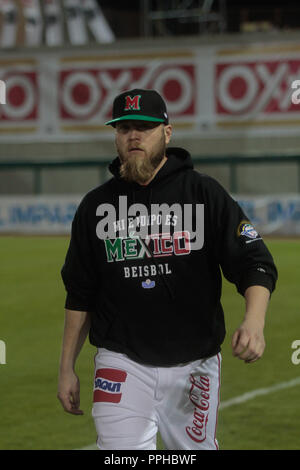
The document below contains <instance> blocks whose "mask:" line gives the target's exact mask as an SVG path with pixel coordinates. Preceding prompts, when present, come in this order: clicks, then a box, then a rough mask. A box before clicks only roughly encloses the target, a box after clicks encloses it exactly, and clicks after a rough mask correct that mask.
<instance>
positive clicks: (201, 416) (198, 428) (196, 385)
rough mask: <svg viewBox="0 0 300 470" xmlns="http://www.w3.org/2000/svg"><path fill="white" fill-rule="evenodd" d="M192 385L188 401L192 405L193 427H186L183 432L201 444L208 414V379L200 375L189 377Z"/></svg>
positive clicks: (204, 435)
mask: <svg viewBox="0 0 300 470" xmlns="http://www.w3.org/2000/svg"><path fill="white" fill-rule="evenodd" d="M190 382H191V384H192V386H191V389H190V392H189V399H190V401H191V403H192V404H193V405H194V415H193V417H194V419H193V426H192V427H190V426H186V428H185V430H186V432H187V434H188V436H189V437H190V438H191V439H192V440H193V441H195V442H203V441H205V439H206V426H207V421H208V412H209V387H210V383H209V377H208V376H207V375H201V376H200V377H199V380H198V378H195V377H194V376H193V375H192V374H191V375H190Z"/></svg>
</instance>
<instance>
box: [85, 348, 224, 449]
mask: <svg viewBox="0 0 300 470" xmlns="http://www.w3.org/2000/svg"><path fill="white" fill-rule="evenodd" d="M220 368H221V354H217V355H215V356H213V357H210V358H207V359H200V360H197V361H194V362H191V363H189V364H184V365H178V366H175V367H152V366H147V365H141V364H138V363H136V362H134V361H132V360H131V359H129V358H128V357H127V356H126V355H124V354H120V353H115V352H112V351H108V350H106V349H104V348H99V349H98V353H97V354H96V357H95V383H94V404H93V410H92V415H93V418H94V421H95V426H96V430H97V435H98V440H97V445H98V448H99V449H101V450H112V449H114V450H125V449H136V450H155V449H156V434H157V431H158V430H159V432H160V434H161V437H162V440H163V442H164V445H165V448H166V449H167V450H204V449H205V450H216V449H218V443H217V440H216V426H217V414H218V406H219V390H220Z"/></svg>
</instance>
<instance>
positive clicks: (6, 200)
mask: <svg viewBox="0 0 300 470" xmlns="http://www.w3.org/2000/svg"><path fill="white" fill-rule="evenodd" d="M81 199H82V196H80V195H78V196H74V195H71V196H53V195H43V196H22V197H17V196H3V197H2V196H1V198H0V234H5V233H6V234H7V233H21V234H24V233H25V234H26V233H27V234H44V235H48V234H50V235H51V234H53V235H69V234H70V230H71V224H72V220H73V217H74V214H75V211H76V208H77V207H78V204H79V202H80V201H81ZM235 199H236V200H237V201H238V203H239V204H240V205H241V207H242V208H243V209H244V211H245V213H246V215H247V216H248V217H249V219H250V220H251V222H252V224H253V225H254V227H255V230H256V231H258V232H259V233H260V234H261V235H289V236H299V235H300V196H299V194H295V195H282V196H278V195H275V196H263V197H259V198H255V197H253V198H250V197H242V196H238V197H235Z"/></svg>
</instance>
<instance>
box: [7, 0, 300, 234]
mask: <svg viewBox="0 0 300 470" xmlns="http://www.w3.org/2000/svg"><path fill="white" fill-rule="evenodd" d="M0 11H1V15H0V44H1V46H0V47H1V50H0V54H1V55H0V80H2V90H3V91H2V94H3V93H4V87H5V88H6V89H5V99H6V103H5V104H2V105H0V144H1V145H0V194H1V195H2V196H16V195H22V197H21V201H22V203H23V206H18V207H16V201H18V200H20V199H15V200H14V202H13V200H12V199H11V198H10V199H6V205H4V199H3V198H2V201H3V202H2V204H1V205H2V207H3V208H2V213H1V216H0V217H1V218H0V232H1V231H2V232H3V231H18V230H19V228H21V230H27V228H28V229H29V230H32V227H33V225H34V230H35V231H36V232H37V231H38V230H41V231H42V225H43V226H44V227H46V226H47V231H48V229H50V231H51V230H52V231H55V230H59V231H63V232H68V230H69V222H70V220H69V219H70V218H71V217H72V213H73V210H74V204H75V205H76V204H77V199H76V197H75V196H78V197H81V196H82V194H84V193H85V192H86V191H88V190H89V189H91V188H92V187H94V186H96V185H98V184H99V183H101V182H103V181H104V180H105V179H106V178H107V177H108V176H109V175H108V173H107V162H108V161H110V160H111V159H112V157H114V155H115V149H114V143H113V133H112V129H111V128H107V127H105V126H104V122H105V121H106V120H107V119H108V118H109V116H110V113H111V105H112V101H113V98H114V96H116V94H118V93H119V92H121V91H123V90H124V89H130V88H133V87H145V88H156V89H157V90H158V91H159V92H160V93H161V94H162V95H163V97H164V99H165V100H166V102H167V105H168V108H169V113H170V116H171V121H172V123H173V126H174V137H173V140H172V145H174V146H184V147H186V148H187V149H188V150H189V151H190V152H191V154H192V156H193V159H194V164H195V167H196V168H197V169H199V170H201V171H202V172H204V173H210V174H211V175H212V176H214V177H216V178H217V179H218V180H219V181H220V182H221V184H223V185H224V186H225V187H226V189H228V190H229V191H230V192H231V193H232V194H238V195H239V199H240V202H241V204H244V207H247V210H248V211H249V212H250V215H251V217H252V219H253V221H254V222H255V223H256V224H258V225H259V228H260V229H261V230H262V231H263V232H264V233H268V234H271V233H276V234H279V233H280V234H284V233H288V234H299V233H300V230H299V226H297V227H296V225H297V223H298V222H297V220H298V219H299V202H297V201H298V199H297V197H298V196H297V195H298V193H299V191H300V163H299V158H298V156H299V153H300V151H299V148H300V133H299V123H300V104H299V103H298V101H299V98H300V91H299V93H298V92H297V89H299V90H300V87H297V86H296V88H293V83H294V82H296V81H297V79H298V80H300V59H299V57H300V44H299V28H300V24H299V23H300V15H299V12H300V6H299V4H298V3H297V2H296V1H294V2H285V4H284V5H283V4H282V2H281V3H280V2H266V1H265V2H255V1H246V0H245V1H228V0H217V1H212V0H204V1H203V0H193V1H192V0H165V1H159V0H151V1H150V0H132V1H130V2H122V1H114V2H111V1H108V0H102V1H96V0H81V1H79V0H65V1H59V0H55V1H54V0H51V1H50V0H47V1H46V0H45V1H38V0H31V1H29V0H23V1H21V0H16V1H13V0H10V1H8V0H2V1H1V2H0ZM293 94H294V97H295V99H294V100H293V99H292V97H293ZM58 194H59V195H65V196H70V195H73V197H72V198H71V199H70V197H68V198H66V199H64V198H61V197H60V198H59V200H57V204H58V206H59V208H60V210H61V211H62V212H63V213H65V212H67V214H66V217H65V219H66V220H65V222H66V223H65V222H64V221H63V222H61V223H60V222H59V220H57V224H56V225H55V226H54V225H53V223H51V221H50V223H48V222H49V221H47V213H48V219H49V217H50V213H51V212H53V208H54V207H57V206H54V205H53V204H54V200H55V196H56V195H58ZM279 194H280V195H281V196H282V197H281V198H278V195H279ZM287 194H290V195H292V194H293V195H294V197H293V198H291V197H289V199H287V197H286V195H287ZM25 195H26V196H31V195H40V196H42V195H47V196H50V195H51V198H52V199H51V200H53V203H52V205H49V203H50V199H49V198H48V199H47V200H48V205H47V204H46V206H45V205H43V204H42V205H41V206H40V209H39V214H38V215H37V216H36V217H40V219H41V223H40V224H38V223H34V224H32V223H31V222H30V217H31V216H32V217H34V214H33V213H28V207H27V206H26V205H25V202H26V198H25V199H24V197H23V196H25ZM270 195H272V196H273V198H272V200H271V199H270V198H269V199H268V198H266V196H270ZM242 196H243V197H242ZM246 196H247V198H246ZM257 196H261V198H260V199H259V200H257ZM262 196H265V198H262ZM253 197H255V201H254V199H253ZM30 201H31V200H30ZM40 201H43V203H44V202H45V200H44V199H40ZM72 201H75V202H74V204H73V205H72V204H71V202H72ZM7 204H9V206H8V205H7ZM11 204H13V206H12V205H11ZM22 207H23V209H22ZM297 208H298V209H297ZM47 209H48V212H47ZM36 210H37V211H38V209H36ZM295 210H297V212H298V216H297V214H296V215H295V214H294V213H293V214H291V212H293V211H295ZM32 211H34V209H32ZM29 212H30V211H29ZM70 212H71V215H70ZM12 213H13V215H12ZM287 217H288V220H287ZM291 217H292V219H291ZM53 218H54V219H55V215H53ZM18 219H20V220H18ZM27 219H28V223H27V222H26V220H27ZM42 219H43V220H42ZM27 226H28V227H27ZM51 226H52V228H51Z"/></svg>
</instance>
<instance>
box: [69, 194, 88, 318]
mask: <svg viewBox="0 0 300 470" xmlns="http://www.w3.org/2000/svg"><path fill="white" fill-rule="evenodd" d="M88 226H89V224H88V214H87V210H86V209H85V207H84V203H83V202H81V204H80V205H79V207H78V209H77V211H76V213H75V216H74V219H73V222H72V230H71V240H70V244H69V248H68V251H67V254H66V258H65V263H64V265H63V267H62V270H61V276H62V280H63V283H64V285H65V289H66V291H67V297H66V302H65V308H67V309H70V310H79V311H92V310H93V309H94V304H95V297H96V273H95V268H94V263H93V256H92V247H91V241H90V238H89V233H88Z"/></svg>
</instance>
